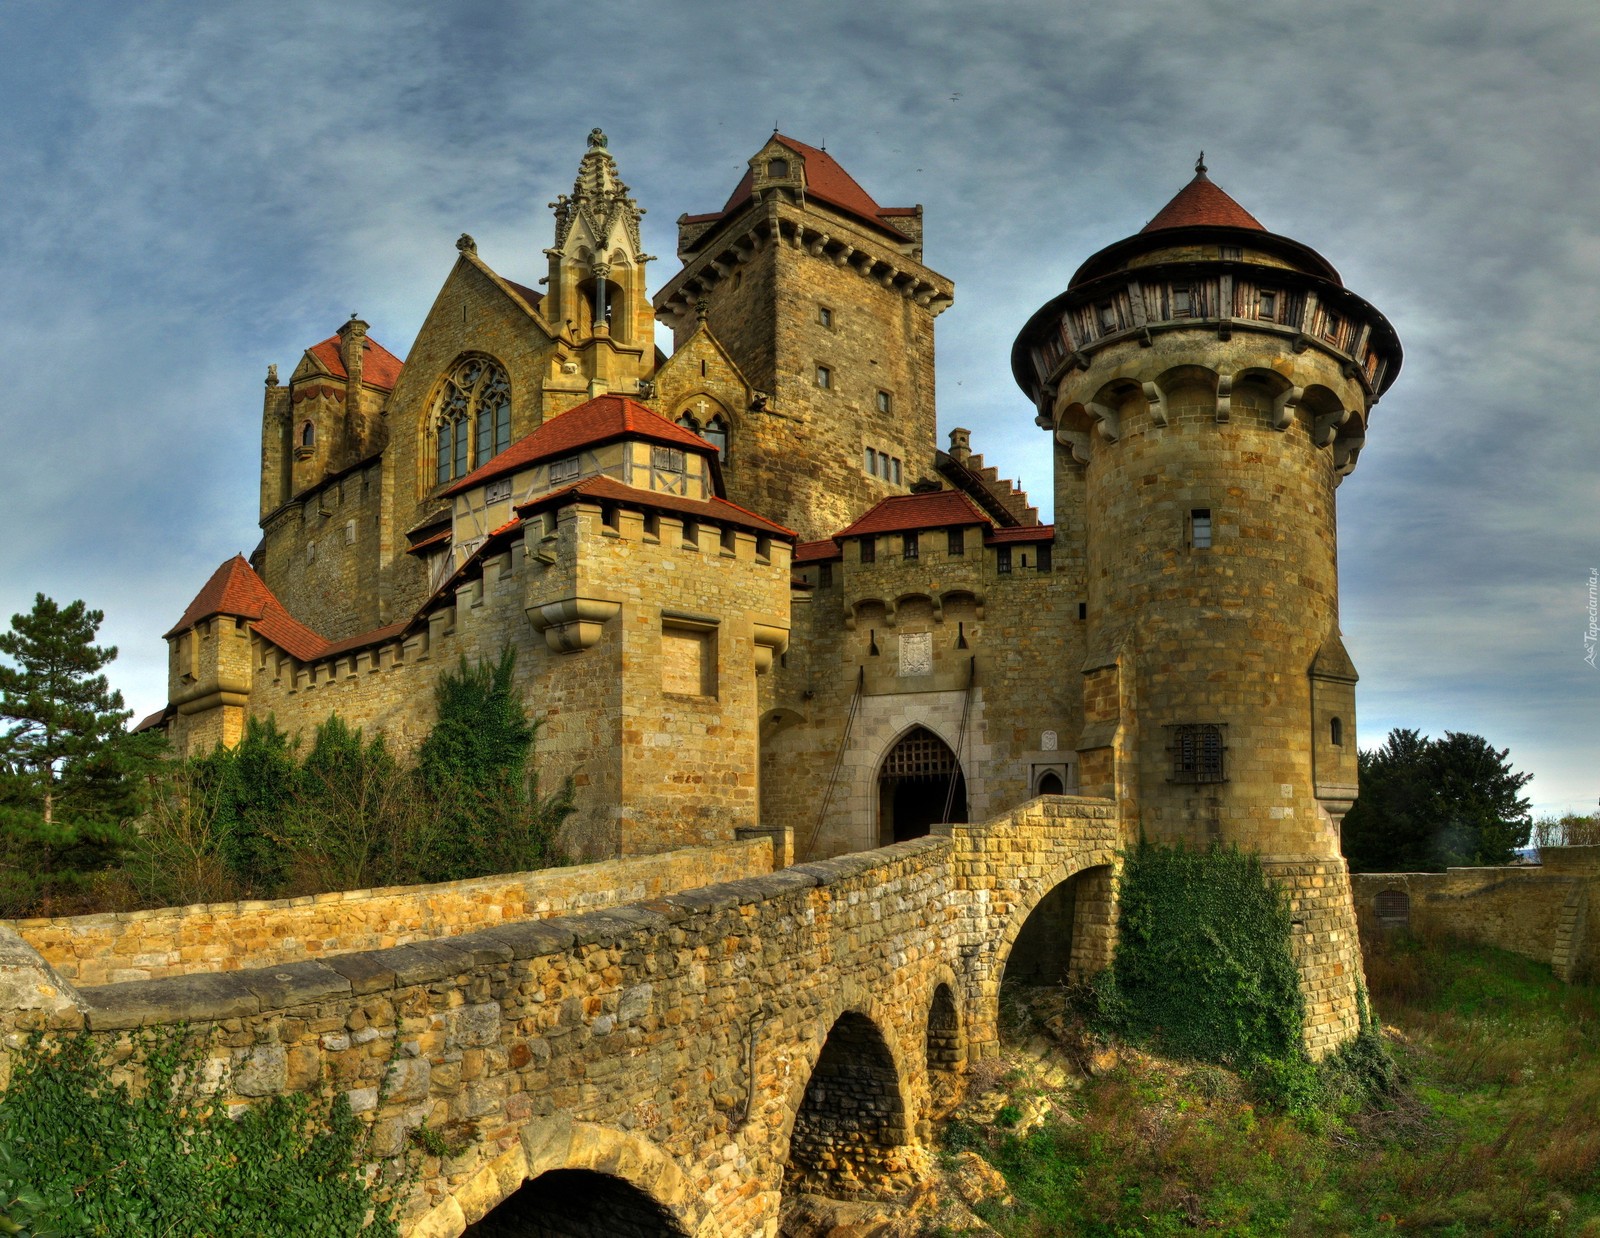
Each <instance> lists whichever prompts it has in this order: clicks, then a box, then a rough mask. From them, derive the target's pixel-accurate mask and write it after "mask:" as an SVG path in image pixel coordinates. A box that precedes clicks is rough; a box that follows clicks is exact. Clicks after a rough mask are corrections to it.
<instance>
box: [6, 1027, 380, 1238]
mask: <svg viewBox="0 0 1600 1238" xmlns="http://www.w3.org/2000/svg"><path fill="white" fill-rule="evenodd" d="M204 1048H205V1046H204V1044H203V1043H199V1042H196V1041H193V1040H190V1039H188V1038H187V1037H186V1036H185V1035H184V1033H183V1032H182V1031H173V1032H166V1033H149V1034H142V1035H140V1036H137V1037H136V1038H135V1039H134V1042H133V1051H134V1056H133V1063H134V1065H135V1066H136V1067H137V1071H136V1073H137V1074H138V1075H139V1076H140V1077H141V1079H142V1083H141V1086H139V1087H138V1088H130V1087H129V1086H128V1085H127V1084H125V1083H120V1082H116V1081H114V1080H113V1078H112V1074H111V1068H110V1065H109V1064H108V1062H107V1059H106V1054H105V1051H104V1049H103V1048H102V1047H101V1046H100V1045H99V1044H98V1043H97V1042H96V1041H95V1040H94V1039H93V1038H92V1037H90V1036H89V1035H88V1034H86V1033H80V1034H78V1035H76V1036H73V1037H70V1038H68V1039H65V1040H60V1041H56V1042H50V1043H46V1042H44V1041H43V1040H42V1039H41V1038H39V1037H38V1036H35V1037H33V1038H32V1039H31V1040H30V1041H29V1042H27V1044H26V1045H25V1046H24V1047H23V1048H22V1049H20V1050H19V1051H17V1052H16V1054H15V1055H14V1057H13V1062H12V1072H11V1080H10V1083H9V1085H8V1086H7V1089H6V1091H5V1093H4V1094H3V1096H0V1188H3V1189H4V1193H5V1194H6V1195H7V1196H8V1205H7V1207H6V1215H8V1216H9V1217H10V1220H9V1222H5V1221H0V1234H5V1233H7V1232H8V1230H7V1229H6V1225H7V1224H9V1225H12V1226H15V1227H17V1228H14V1229H12V1230H10V1231H9V1232H11V1233H16V1234H32V1235H36V1236H37V1238H46V1235H48V1234H51V1233H52V1232H59V1233H61V1234H63V1235H67V1234H70V1235H73V1236H74V1238H77V1236H79V1235H94V1236H96V1238H148V1236H149V1235H152V1234H160V1235H163V1238H209V1236H210V1235H215V1234H240V1235H244V1234H249V1235H253V1236H255V1238H278V1236H279V1235H282V1236H283V1238H289V1236H290V1235H293V1236H294V1238H345V1236H347V1235H354V1234H364V1235H372V1236H373V1238H392V1236H394V1235H398V1233H399V1230H398V1228H397V1226H396V1224H395V1221H394V1216H393V1210H392V1204H391V1201H390V1200H389V1199H388V1198H387V1197H386V1194H385V1192H384V1190H383V1189H382V1187H381V1185H379V1184H377V1183H375V1182H374V1181H370V1180H369V1178H368V1175H367V1173H366V1172H365V1170H364V1167H363V1162H364V1160H365V1159H366V1152H367V1137H366V1128H365V1127H364V1126H363V1125H362V1124H361V1123H360V1122H359V1121H358V1120H357V1119H356V1118H355V1116H354V1115H353V1114H351V1112H350V1107H349V1105H348V1104H347V1103H346V1102H345V1100H344V1098H343V1097H342V1096H341V1097H338V1098H336V1099H333V1100H331V1101H330V1100H327V1099H326V1098H314V1097H309V1096H304V1095H294V1096H280V1097H272V1098H270V1099H268V1100H266V1101H263V1102H261V1103H260V1104H257V1105H255V1106H252V1107H251V1108H249V1109H247V1110H246V1111H245V1112H244V1113H243V1114H241V1115H239V1116H238V1117H232V1116H230V1114H229V1111H228V1106H227V1103H226V1102H225V1101H224V1100H223V1098H222V1096H221V1094H220V1093H219V1092H217V1091H214V1090H209V1089H207V1088H205V1087H203V1086H202V1085H201V1083H200V1079H201V1078H202V1077H203V1071H202V1066H203V1064H204Z"/></svg>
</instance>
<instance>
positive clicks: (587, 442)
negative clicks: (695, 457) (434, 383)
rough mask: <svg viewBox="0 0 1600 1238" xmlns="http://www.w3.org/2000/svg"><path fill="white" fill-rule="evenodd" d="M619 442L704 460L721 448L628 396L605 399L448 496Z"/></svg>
mask: <svg viewBox="0 0 1600 1238" xmlns="http://www.w3.org/2000/svg"><path fill="white" fill-rule="evenodd" d="M619 438H642V439H645V440H646V441H648V442H652V443H665V444H667V445H668V446H669V447H682V448H684V449H685V450H690V451H698V452H699V453H701V454H702V455H705V454H707V453H710V454H713V455H714V454H715V453H716V448H715V447H713V446H711V444H710V443H708V442H706V441H705V439H703V438H701V437H700V436H699V435H698V434H695V433H693V432H692V431H690V430H685V429H684V428H683V427H682V426H679V425H674V424H673V423H672V422H670V421H668V420H667V419H666V418H665V417H662V416H661V415H660V414H658V413H655V412H652V411H651V410H650V409H648V408H646V407H645V406H644V405H643V404H639V403H636V402H635V401H633V400H630V399H627V398H626V397H625V396H617V395H602V396H596V397H595V398H594V399H592V400H590V401H588V402H587V403H585V404H580V405H578V407H577V408H573V409H568V410H567V411H566V412H564V413H561V414H559V415H557V416H555V417H552V418H551V419H550V420H549V421H547V422H545V423H544V424H543V425H542V426H540V427H539V428H538V429H537V430H535V431H534V432H533V433H532V434H529V435H527V436H526V437H524V438H520V439H518V440H517V441H516V442H515V443H512V444H511V446H510V447H507V448H506V449H505V450H504V451H502V452H501V453H500V454H499V455H498V456H496V457H495V458H494V459H493V460H490V461H489V462H488V463H487V464H482V465H479V466H478V467H477V468H475V469H474V470H473V471H472V472H470V473H468V474H467V475H466V476H465V477H463V478H462V479H461V480H460V481H458V482H456V484H455V485H453V486H451V487H450V488H449V489H448V490H446V491H445V493H446V494H460V493H461V492H462V491H463V490H470V489H471V488H472V487H473V486H479V485H482V484H483V483H484V482H486V481H489V480H490V479H491V478H495V477H500V476H503V475H504V474H506V473H514V472H515V471H516V470H517V469H521V468H527V467H528V466H529V465H530V464H537V463H538V462H539V461H541V460H552V459H557V458H559V457H561V456H570V455H571V454H572V453H573V452H575V451H578V450H580V449H581V448H584V447H594V446H597V445H599V444H600V443H608V442H611V441H612V440H613V439H619Z"/></svg>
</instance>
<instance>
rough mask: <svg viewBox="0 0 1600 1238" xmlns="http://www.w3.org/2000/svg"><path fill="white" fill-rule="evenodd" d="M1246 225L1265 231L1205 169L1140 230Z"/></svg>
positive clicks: (1153, 230)
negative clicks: (1208, 175)
mask: <svg viewBox="0 0 1600 1238" xmlns="http://www.w3.org/2000/svg"><path fill="white" fill-rule="evenodd" d="M1195 227H1210V228H1249V229H1250V230H1251V231H1253V232H1265V231H1266V229H1265V228H1264V227H1262V226H1261V222H1260V220H1258V219H1257V218H1256V217H1255V216H1254V215H1252V214H1251V213H1250V212H1249V211H1247V210H1245V209H1244V207H1242V206H1240V205H1239V204H1238V203H1237V202H1235V201H1234V200H1233V199H1232V198H1230V197H1229V196H1228V195H1227V194H1225V193H1223V192H1222V190H1220V189H1218V188H1217V187H1216V186H1215V185H1213V184H1212V183H1211V181H1210V179H1209V178H1208V177H1207V176H1206V174H1205V172H1203V171H1199V172H1196V173H1195V174H1194V179H1193V180H1192V181H1190V182H1189V183H1188V184H1187V185H1185V186H1184V187H1183V188H1182V189H1180V190H1178V192H1177V195H1176V196H1175V197H1174V198H1173V199H1172V201H1171V202H1168V203H1167V204H1166V205H1165V206H1163V207H1162V208H1161V209H1160V210H1159V211H1157V212H1156V217H1155V218H1154V219H1152V220H1151V221H1150V222H1149V223H1147V224H1145V226H1144V227H1143V228H1141V229H1140V233H1141V234H1143V233H1145V232H1160V231H1162V230H1163V229H1165V228H1195Z"/></svg>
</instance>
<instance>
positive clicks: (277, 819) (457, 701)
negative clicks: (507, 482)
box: [0, 597, 572, 918]
mask: <svg viewBox="0 0 1600 1238" xmlns="http://www.w3.org/2000/svg"><path fill="white" fill-rule="evenodd" d="M99 621H100V614H99V612H96V611H87V610H85V608H84V606H83V604H82V603H81V602H75V603H73V604H72V606H70V607H66V608H64V609H61V608H55V606H54V603H51V602H50V601H49V599H47V598H43V597H41V598H40V599H39V603H38V605H37V606H36V607H35V611H34V615H33V616H31V617H30V616H22V615H18V616H15V617H14V619H13V626H14V629H15V630H14V632H13V633H12V634H11V636H9V637H3V636H0V651H3V652H6V653H8V654H11V655H12V656H13V657H14V658H16V659H17V661H18V663H19V667H20V669H15V668H12V667H6V666H0V688H3V690H4V697H3V705H0V716H4V717H7V718H12V719H17V721H16V723H15V724H14V725H13V726H12V728H11V730H10V731H8V732H6V733H5V734H4V736H3V737H0V739H3V743H0V917H6V918H10V917H20V916H30V915H59V914H72V913H82V912H88V911H105V910H129V909H133V908H137V907H152V906H170V905H182V904H188V903H201V902H224V901H231V900H235V899H241V898H275V897H283V896H289V895H302V894H317V893H322V892H325V891H329V890H357V889H365V888H369V887H372V886H386V885H413V884H420V883H426V882H433V881H450V880H455V879H458V878H465V877H477V876H484V875H487V874H490V873H499V872H519V871H523V870H526V869H533V868H541V867H545V866H548V865H551V864H559V863H563V862H564V856H563V855H562V853H561V851H560V849H559V847H558V843H557V838H558V835H559V832H560V829H561V826H562V823H563V822H564V821H565V820H566V819H567V817H568V816H569V815H570V814H571V812H572V791H571V788H570V786H562V787H560V788H558V789H557V790H556V791H555V792H554V793H552V794H548V795H545V794H541V792H540V789H539V785H538V780H537V777H536V776H535V774H534V772H533V764H532V758H533V745H534V740H535V736H536V734H537V729H538V728H537V725H536V724H535V723H533V722H532V721H530V720H529V718H528V716H527V713H526V711H525V709H524V708H523V705H522V701H521V697H520V695H519V693H518V691H517V687H516V684H515V670H516V663H515V659H514V655H513V654H512V652H511V651H510V650H509V649H508V650H507V651H506V652H505V653H504V654H503V655H502V656H501V657H500V659H499V660H498V661H497V662H485V663H480V664H478V665H471V664H469V663H468V662H467V661H466V660H465V659H463V660H462V663H461V665H460V667H459V669H457V670H456V671H454V672H450V673H446V674H444V675H443V676H441V678H440V680H439V683H438V685H437V688H436V696H437V702H438V716H437V720H436V722H435V724H434V727H433V729H432V731H431V732H430V733H429V735H428V736H427V738H426V739H425V740H424V742H423V744H422V746H421V748H420V750H419V751H418V753H417V756H416V759H415V761H413V762H407V761H402V760H400V759H398V758H397V757H396V756H395V755H394V753H393V752H392V751H391V750H390V748H389V747H388V744H387V741H386V740H385V738H384V737H383V736H382V735H375V736H372V737H370V738H368V737H367V736H364V735H363V734H362V732H361V730H360V729H358V728H352V727H350V726H349V725H348V724H346V723H345V722H344V721H343V720H342V719H341V718H339V717H338V716H337V715H335V716H331V717H329V718H328V719H327V720H326V721H325V722H324V723H323V724H322V725H321V726H319V727H318V728H317V729H316V732H315V735H314V736H313V737H312V739H311V741H310V743H309V745H301V744H298V743H297V742H296V741H293V740H291V739H290V737H289V736H287V735H286V734H285V733H284V732H282V731H280V730H279V729H278V727H277V725H276V723H275V722H274V721H273V719H272V718H271V717H268V718H265V719H262V718H251V719H249V720H248V722H247V725H246V730H245V735H244V737H243V739H242V740H241V742H240V743H239V744H238V745H236V746H235V747H233V748H223V747H221V746H219V747H217V748H216V749H215V750H214V751H212V752H210V753H207V754H205V755H203V756H199V757H195V758H192V759H189V760H186V761H171V760H162V759H160V757H161V745H160V740H159V738H158V737H152V736H148V735H147V736H129V735H127V734H126V733H125V732H123V731H122V729H121V728H122V725H123V723H124V722H125V720H126V718H127V711H125V710H122V709H121V705H122V701H121V697H120V696H118V695H117V694H116V693H114V692H110V691H109V689H108V688H107V685H106V682H105V679H104V677H103V676H97V675H93V674H91V672H93V671H95V670H98V669H99V668H100V667H101V666H103V665H104V664H105V663H106V662H108V661H109V660H110V659H111V658H112V657H113V656H114V655H115V653H116V651H115V650H114V649H101V648H98V647H96V646H93V645H92V644H91V643H90V642H91V638H92V637H93V635H94V631H95V627H96V625H98V623H99ZM19 633H20V634H21V635H19ZM23 637H26V641H24V640H23ZM40 684H45V685H47V686H49V685H54V686H53V687H51V688H50V690H49V691H46V690H45V689H44V688H41V687H40V686H39V685H40ZM63 685H66V687H63ZM68 688H70V691H68ZM51 692H54V694H55V695H54V696H53V697H52V696H51V695H50V693H51ZM52 701H54V702H55V703H54V704H52V703H51V702H52Z"/></svg>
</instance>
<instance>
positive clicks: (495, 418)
mask: <svg viewBox="0 0 1600 1238" xmlns="http://www.w3.org/2000/svg"><path fill="white" fill-rule="evenodd" d="M434 434H435V445H434V461H435V475H436V481H437V483H438V484H439V485H441V486H442V485H444V484H445V482H448V481H455V480H456V479H458V478H461V477H465V476H466V475H467V474H468V473H470V472H471V471H472V470H473V469H475V468H477V467H478V466H479V465H482V464H487V463H488V462H489V461H490V460H492V459H494V457H496V456H498V455H499V454H500V453H501V452H502V451H504V450H505V449H506V448H507V447H509V446H511V381H510V380H509V379H508V378H507V377H506V372H505V371H504V370H502V369H501V368H500V367H499V366H498V365H496V364H495V363H494V362H493V361H488V360H485V359H484V358H482V357H468V358H467V359H466V360H465V361H463V362H461V364H460V365H458V366H456V368H455V370H454V372H452V373H451V375H450V377H449V378H447V379H445V383H444V391H443V392H442V393H440V396H439V410H438V413H437V415H436V416H435V418H434Z"/></svg>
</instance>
